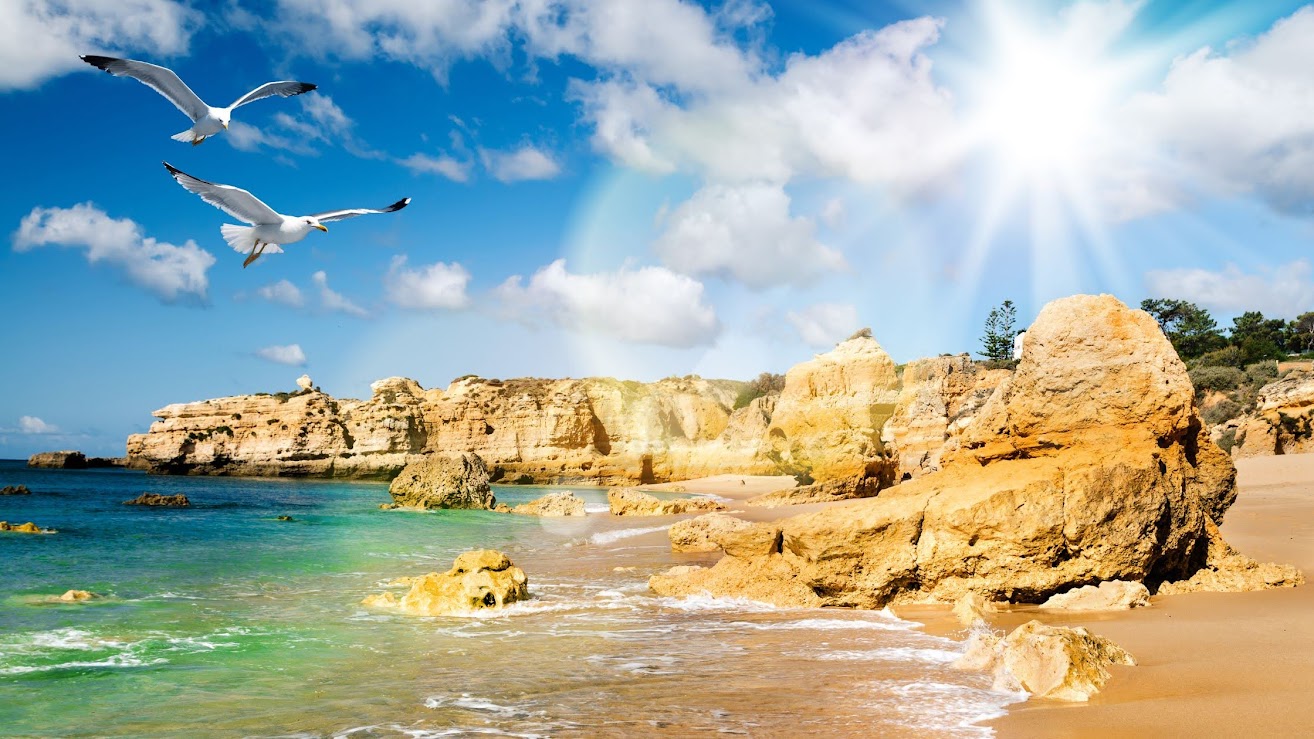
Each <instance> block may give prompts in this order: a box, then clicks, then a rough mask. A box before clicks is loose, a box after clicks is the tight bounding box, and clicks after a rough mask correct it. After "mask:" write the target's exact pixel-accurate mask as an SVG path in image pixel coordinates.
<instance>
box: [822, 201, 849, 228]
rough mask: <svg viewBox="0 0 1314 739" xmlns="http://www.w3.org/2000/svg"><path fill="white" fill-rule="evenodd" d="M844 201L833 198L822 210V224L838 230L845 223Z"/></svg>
mask: <svg viewBox="0 0 1314 739" xmlns="http://www.w3.org/2000/svg"><path fill="white" fill-rule="evenodd" d="M844 215H845V211H844V201H843V200H842V199H840V198H831V199H830V200H827V201H826V204H825V205H824V206H822V208H821V222H822V223H824V224H826V225H827V226H829V227H830V228H837V227H839V225H840V224H842V223H843V222H844Z"/></svg>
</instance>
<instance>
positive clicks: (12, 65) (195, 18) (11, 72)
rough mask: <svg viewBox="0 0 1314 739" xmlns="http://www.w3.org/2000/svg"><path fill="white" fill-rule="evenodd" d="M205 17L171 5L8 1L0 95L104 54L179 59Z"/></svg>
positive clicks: (143, 0)
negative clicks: (85, 58)
mask: <svg viewBox="0 0 1314 739" xmlns="http://www.w3.org/2000/svg"><path fill="white" fill-rule="evenodd" d="M200 19H201V16H200V14H199V13H196V12H195V11H193V10H191V9H189V8H188V7H187V6H186V4H184V3H179V2H173V0H118V1H117V2H105V1H104V0H9V1H8V2H4V3H0V90H11V89H25V88H31V87H35V86H37V85H39V84H41V83H42V82H43V81H45V80H46V79H47V78H49V77H53V76H56V75H60V74H64V73H66V72H70V71H73V70H75V69H85V70H87V71H92V68H91V67H89V66H87V65H86V64H84V63H83V62H82V61H81V60H80V59H78V55H79V54H91V53H96V52H100V51H105V50H119V51H130V50H131V51H144V52H149V53H150V54H152V55H155V56H176V55H178V54H182V53H184V52H186V51H187V44H188V41H189V40H190V38H191V34H192V31H193V30H194V29H195V27H196V26H197V25H198V22H199V21H200Z"/></svg>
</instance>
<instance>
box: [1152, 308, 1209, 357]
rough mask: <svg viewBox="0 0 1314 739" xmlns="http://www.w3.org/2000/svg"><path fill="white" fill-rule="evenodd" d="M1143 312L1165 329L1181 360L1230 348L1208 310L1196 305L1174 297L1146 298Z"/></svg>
mask: <svg viewBox="0 0 1314 739" xmlns="http://www.w3.org/2000/svg"><path fill="white" fill-rule="evenodd" d="M1141 310H1143V311H1145V312H1146V313H1149V314H1150V315H1151V316H1153V317H1154V320H1156V321H1158V322H1159V328H1161V329H1163V333H1164V335H1165V336H1167V337H1168V340H1169V341H1170V342H1172V345H1173V348H1174V349H1176V350H1177V355H1178V356H1180V357H1181V358H1182V359H1194V358H1196V357H1198V356H1200V355H1202V354H1204V353H1205V352H1211V351H1214V350H1215V349H1222V348H1223V347H1225V346H1227V339H1225V338H1223V334H1222V332H1220V331H1219V330H1218V322H1217V321H1215V320H1214V319H1213V316H1210V315H1209V311H1207V310H1205V309H1204V308H1201V307H1200V306H1198V305H1196V304H1195V303H1192V302H1189V301H1186V300H1176V299H1172V298H1146V299H1145V300H1142V301H1141Z"/></svg>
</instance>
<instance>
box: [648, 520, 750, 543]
mask: <svg viewBox="0 0 1314 739" xmlns="http://www.w3.org/2000/svg"><path fill="white" fill-rule="evenodd" d="M751 526H752V524H751V523H749V522H747V521H744V520H743V519H739V518H735V517H734V516H731V515H727V514H725V513H705V514H703V515H701V516H698V517H697V518H690V519H686V520H684V521H677V522H676V523H675V524H673V525H672V526H671V528H670V530H669V531H668V532H667V533H668V535H669V536H670V538H671V551H672V552H716V551H720V549H721V544H720V542H721V541H723V540H724V539H725V538H726V537H727V536H728V535H730V534H732V533H734V532H737V531H740V530H742V529H746V528H749V527H751Z"/></svg>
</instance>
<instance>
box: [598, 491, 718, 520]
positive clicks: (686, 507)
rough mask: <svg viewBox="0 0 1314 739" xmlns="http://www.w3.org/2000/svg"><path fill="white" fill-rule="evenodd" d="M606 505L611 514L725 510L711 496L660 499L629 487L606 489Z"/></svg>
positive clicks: (645, 514) (648, 514)
mask: <svg viewBox="0 0 1314 739" xmlns="http://www.w3.org/2000/svg"><path fill="white" fill-rule="evenodd" d="M607 505H608V506H610V508H611V515H613V516H674V515H678V514H681V513H702V512H706V511H723V510H725V506H723V505H721V504H720V503H718V502H716V501H714V500H712V499H711V498H674V499H670V500H661V499H659V498H654V497H653V496H651V495H648V494H647V493H641V492H639V491H638V490H631V489H630V488H616V489H614V490H608V491H607Z"/></svg>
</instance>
